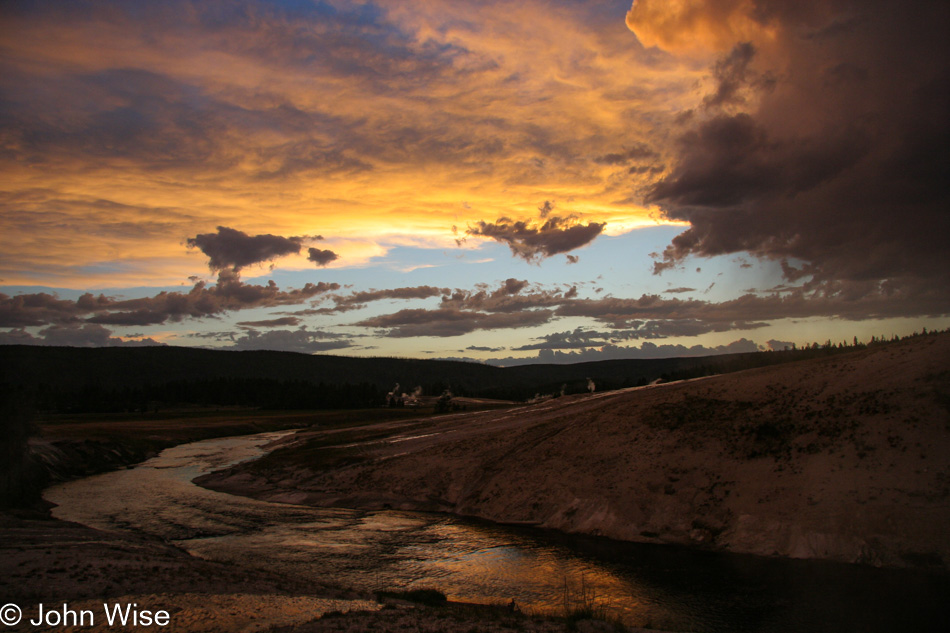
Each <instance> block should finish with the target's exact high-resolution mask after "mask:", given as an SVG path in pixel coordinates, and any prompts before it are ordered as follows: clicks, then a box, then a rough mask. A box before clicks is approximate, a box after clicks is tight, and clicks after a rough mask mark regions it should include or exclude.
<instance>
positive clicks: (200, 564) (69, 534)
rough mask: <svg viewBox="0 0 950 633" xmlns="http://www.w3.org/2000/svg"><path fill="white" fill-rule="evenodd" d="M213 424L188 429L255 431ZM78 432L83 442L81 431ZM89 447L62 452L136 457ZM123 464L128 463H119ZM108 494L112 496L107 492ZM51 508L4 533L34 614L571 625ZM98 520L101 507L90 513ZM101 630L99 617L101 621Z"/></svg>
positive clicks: (3, 569) (10, 583)
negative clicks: (277, 567) (349, 582)
mask: <svg viewBox="0 0 950 633" xmlns="http://www.w3.org/2000/svg"><path fill="white" fill-rule="evenodd" d="M349 415H352V414H349ZM344 417H346V416H344ZM324 421H325V422H326V421H327V420H324ZM291 422H293V423H296V424H299V422H300V419H298V418H296V417H295V416H293V415H291V416H289V417H288V416H281V419H273V418H272V419H270V420H263V421H257V422H254V423H256V424H264V425H268V424H270V425H277V426H283V425H285V424H288V423H291ZM330 422H331V423H330V424H329V425H330V426H332V425H333V423H332V421H330ZM337 422H339V423H341V424H343V425H346V424H347V423H348V422H346V421H345V420H337ZM90 424H91V422H90ZM143 426H145V425H143ZM209 427H210V428H204V429H196V428H194V425H192V427H191V428H190V429H182V430H181V431H179V432H180V433H181V436H182V437H185V438H187V435H188V434H195V433H199V434H204V433H214V432H215V430H221V429H229V430H231V429H234V428H237V429H239V432H240V431H243V430H244V429H245V428H246V425H245V424H244V423H240V422H239V423H235V422H233V421H232V423H231V425H225V424H223V423H221V422H220V421H217V422H215V423H213V424H211V425H209ZM89 428H90V427H88V426H87V427H86V429H87V430H88V429H89ZM138 430H139V431H140V433H142V434H145V433H151V434H152V439H153V440H156V439H159V438H158V437H156V436H157V434H156V429H155V428H154V427H152V428H151V429H149V430H148V431H146V430H145V429H142V428H140V429H138ZM175 430H176V431H177V428H176V429H175ZM61 432H62V430H61ZM70 433H72V434H74V436H75V433H76V430H75V429H73V430H72V431H70ZM63 435H65V433H63ZM61 437H62V436H61ZM86 439H87V440H89V438H88V437H87V438H86ZM106 439H108V438H106ZM160 439H161V440H162V441H169V440H170V439H173V438H168V437H167V436H166V437H164V438H160ZM133 441H134V438H133ZM88 446H91V449H90V450H87V451H85V452H78V451H77V452H75V453H69V452H61V455H62V456H65V458H66V459H69V458H70V456H71V455H72V456H75V455H77V454H78V455H81V456H84V458H90V455H91V454H94V453H93V451H94V450H104V451H108V452H110V454H112V455H114V456H116V457H117V458H121V456H122V455H133V453H127V452H118V453H117V452H115V451H113V449H112V447H111V446H110V444H109V442H108V441H106V442H102V441H97V440H91V444H89V445H88ZM117 463H119V464H121V461H120V460H119V459H117ZM82 464H83V462H82V461H80V462H76V463H74V464H73V465H72V466H71V467H70V469H69V470H68V471H66V472H77V471H81V469H82V468H83V465H82ZM127 472H131V471H127ZM114 474H116V475H118V474H121V473H118V472H117V473H114ZM104 492H105V494H109V489H108V487H106V488H105V489H104ZM92 501H93V503H90V504H89V506H90V507H93V508H95V507H99V508H100V510H99V511H101V512H107V509H106V507H105V506H104V505H103V504H101V503H95V502H94V500H92ZM83 503H84V504H85V501H84V502H83ZM47 510H48V507H46V506H44V507H42V508H32V509H31V508H26V509H23V508H21V509H8V510H4V511H0V533H2V534H3V538H2V539H0V578H2V581H0V598H2V602H3V603H4V604H8V603H12V604H17V605H19V606H20V607H21V608H22V610H23V613H24V614H25V615H27V616H29V614H31V613H35V612H36V611H35V610H36V608H37V605H39V604H40V603H44V604H46V605H50V604H68V605H69V607H70V608H71V609H74V610H83V609H90V610H94V611H95V612H98V611H100V610H101V604H102V602H103V601H110V602H115V603H119V604H130V603H136V604H138V605H139V606H140V607H143V608H150V609H162V610H165V611H167V612H168V613H169V614H170V615H171V618H172V621H173V622H174V624H175V627H176V630H181V631H192V632H199V631H201V632H204V631H208V632H212V631H224V630H227V631H258V630H265V629H271V628H274V627H282V628H281V630H285V631H288V632H292V631H297V630H298V628H297V627H306V626H309V627H311V628H312V627H313V626H316V624H314V621H315V620H317V619H319V618H320V617H321V616H322V615H323V614H326V613H332V614H334V616H335V617H334V618H333V620H334V624H333V626H335V627H340V626H345V627H348V628H346V629H336V630H384V629H385V627H386V626H390V624H391V623H394V622H398V623H400V624H399V627H400V630H413V629H412V628H410V629H406V628H405V625H406V623H407V622H410V621H411V622H413V623H414V624H413V625H412V626H415V627H416V629H415V630H431V631H435V630H446V631H470V630H472V628H473V627H478V628H480V629H481V630H486V631H515V630H517V631H529V632H530V631H537V632H539V633H540V632H545V633H550V632H552V631H562V630H564V628H565V626H566V624H565V620H563V619H560V618H551V617H532V616H530V615H524V614H520V613H510V612H508V611H507V610H506V608H504V607H500V608H495V607H487V608H480V607H475V606H470V605H459V604H455V603H447V604H446V605H443V606H441V607H438V608H433V607H423V606H419V605H411V604H405V603H401V602H398V601H397V602H396V603H395V604H393V601H392V600H391V599H387V600H381V599H377V598H376V597H375V595H374V594H373V592H371V591H366V590H353V589H348V588H345V587H341V586H339V583H338V582H334V579H333V578H327V580H326V582H315V581H314V579H313V578H311V577H307V578H301V577H299V576H295V575H293V574H285V573H279V572H271V571H268V570H262V569H260V568H259V567H257V566H248V565H241V564H235V563H233V562H227V561H224V562H222V561H216V560H210V559H203V558H201V557H195V556H192V555H189V553H188V552H186V551H185V550H184V549H183V548H182V547H181V546H180V545H177V544H174V543H172V542H169V541H168V540H167V539H163V538H160V537H155V536H152V535H149V534H146V533H143V532H142V531H140V530H136V529H95V528H93V527H89V526H87V525H82V524H79V523H76V522H72V521H64V520H58V519H54V518H52V517H50V516H49V513H48V511H47ZM95 514H96V510H95V509H93V511H92V512H91V515H93V516H94V515H95ZM387 605H388V606H387ZM384 606H386V611H385V613H384V615H382V616H380V617H379V618H376V619H375V620H372V621H373V622H374V624H372V625H371V629H367V628H365V627H366V626H370V625H369V624H368V622H369V621H370V620H367V618H368V617H369V616H368V615H367V614H368V613H371V612H374V611H377V610H379V609H381V608H383V607H384ZM344 614H346V615H344ZM387 623H390V624H387ZM102 624H103V623H102V622H99V621H98V620H97V625H102ZM393 626H395V625H393ZM585 626H586V625H585ZM590 626H595V627H596V626H597V625H596V624H592V625H590ZM381 627H382V628H381ZM588 628H589V627H588ZM100 629H102V630H106V629H105V628H103V627H102V626H99V628H96V627H92V628H89V629H88V630H91V631H96V630H100ZM10 630H30V631H35V630H43V629H37V628H36V627H32V626H28V625H26V624H24V623H21V625H20V628H13V629H10ZM48 630H57V631H58V630H62V629H61V627H51V628H49V629H48ZM84 630H86V629H84ZM109 630H112V629H109ZM129 630H133V629H131V628H130V629H129ZM299 630H311V629H310V628H302V629H299ZM582 630H583V629H582Z"/></svg>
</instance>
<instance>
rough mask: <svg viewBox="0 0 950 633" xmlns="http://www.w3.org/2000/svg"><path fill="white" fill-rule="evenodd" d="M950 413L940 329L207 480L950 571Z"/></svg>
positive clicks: (369, 437)
mask: <svg viewBox="0 0 950 633" xmlns="http://www.w3.org/2000/svg"><path fill="white" fill-rule="evenodd" d="M948 402H950V335H936V336H933V335H932V336H926V337H918V338H915V339H911V340H907V341H903V342H900V343H893V344H888V345H879V346H874V347H871V348H868V349H866V350H859V351H855V352H853V353H849V354H842V355H838V356H834V357H830V358H825V359H817V360H810V361H802V362H797V363H790V364H787V365H781V366H775V367H769V368H764V369H758V370H751V371H746V372H740V373H736V374H729V375H724V376H717V377H712V378H706V379H701V380H696V381H690V382H684V383H673V384H668V385H660V386H656V387H648V388H640V389H633V390H627V391H624V392H614V393H610V394H596V395H595V396H593V397H590V396H588V397H571V398H559V399H555V400H549V401H547V402H544V403H541V404H539V405H534V406H531V407H522V408H518V409H512V410H508V411H505V412H485V413H479V414H469V415H455V416H446V417H441V418H435V419H432V420H428V421H417V422H415V423H405V422H402V423H386V424H380V425H375V426H370V427H365V428H364V429H363V430H362V432H361V433H360V434H354V433H352V432H351V433H334V432H326V433H319V432H317V433H314V434H310V435H304V436H303V437H302V439H301V440H300V441H299V442H298V443H297V444H296V445H295V446H291V447H289V448H285V449H283V450H281V451H277V452H275V453H273V454H272V455H271V457H270V458H268V459H266V460H264V461H262V462H260V463H257V464H251V465H245V466H243V467H238V468H237V469H234V470H231V471H225V472H223V473H218V474H213V475H210V476H205V477H204V478H203V479H202V480H200V483H202V485H206V486H209V487H213V488H216V489H220V490H226V491H229V492H236V493H241V494H250V495H253V496H259V497H262V498H268V499H272V500H279V501H289V502H295V503H301V502H303V503H310V504H315V505H341V506H351V507H375V508H379V507H387V506H389V507H395V508H406V509H409V508H413V509H429V510H446V511H451V512H456V513H460V514H466V515H477V516H480V517H483V518H487V519H491V520H495V521H502V522H526V523H533V524H538V525H542V526H545V527H551V528H556V529H560V530H565V531H569V532H583V533H589V534H599V535H604V536H609V537H612V538H617V539H624V540H631V541H649V542H658V541H659V542H676V543H687V544H695V545H700V546H703V547H711V548H715V549H726V550H731V551H736V552H747V553H755V554H764V555H783V556H791V557H799V558H825V559H833V560H839V561H847V562H867V563H872V564H877V565H897V566H906V565H911V566H935V567H946V566H947V564H948V563H950V410H948Z"/></svg>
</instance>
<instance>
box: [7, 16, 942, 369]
mask: <svg viewBox="0 0 950 633" xmlns="http://www.w3.org/2000/svg"><path fill="white" fill-rule="evenodd" d="M947 32H950V4H948V3H946V2H941V1H938V0H914V1H911V2H903V3H895V2H893V1H890V0H889V1H884V0H860V1H858V0H801V1H799V2H786V1H784V0H706V1H703V0H636V1H634V2H632V3H631V2H630V0H588V1H581V0H560V1H559V0H549V1H537V0H522V1H520V2H517V3H512V2H500V1H499V2H495V1H491V0H486V1H474V0H420V1H417V2H411V3H408V2H396V1H393V2H389V1H376V2H362V1H355V0H354V1H350V0H320V1H311V0H286V1H276V0H275V1H270V2H265V1H256V2H251V1H229V0H228V1H226V0H202V1H197V0H194V1H186V0H166V1H163V2H160V3H133V2H123V1H106V0H103V1H91V0H90V1H87V0H43V1H35V2H16V1H13V2H4V3H3V4H2V5H0V343H2V344H35V345H73V346H111V345H180V346H193V347H213V348H220V349H275V350H289V351H298V352H304V353H332V354H345V355H359V356H400V357H411V358H458V359H470V360H476V361H480V362H492V363H497V364H516V363H524V362H576V361H587V360H601V359H609V358H639V357H662V356H682V355H702V354H715V353H724V352H732V351H753V350H757V349H763V350H764V349H780V348H782V347H784V346H787V345H790V344H792V343H795V344H797V345H799V346H800V345H803V344H809V343H811V342H820V343H824V342H825V341H829V340H830V341H832V342H839V341H842V340H846V341H852V340H853V337H857V338H858V339H859V340H862V341H866V340H868V339H869V338H870V337H871V336H885V337H890V336H892V335H900V336H903V335H906V334H910V333H912V332H914V331H919V330H920V329H922V328H925V327H926V328H927V329H943V328H946V327H948V326H950V316H948V315H950V254H948V245H950V238H948V236H950V204H948V202H950V200H948V193H947V191H948V187H947V184H948V183H950V175H948V162H950V157H948V149H947V148H948V147H950V134H948V131H950V116H948V114H950V44H948V41H950V40H948V38H946V37H945V34H946V33H947Z"/></svg>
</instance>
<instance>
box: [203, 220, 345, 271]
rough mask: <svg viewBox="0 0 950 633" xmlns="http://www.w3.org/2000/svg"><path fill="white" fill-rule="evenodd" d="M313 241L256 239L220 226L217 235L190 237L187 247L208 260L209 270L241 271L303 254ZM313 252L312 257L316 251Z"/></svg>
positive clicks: (301, 239) (266, 235) (303, 239)
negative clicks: (292, 255) (304, 243)
mask: <svg viewBox="0 0 950 633" xmlns="http://www.w3.org/2000/svg"><path fill="white" fill-rule="evenodd" d="M309 239H311V238H308V237H306V236H295V237H282V236H280V235H271V234H270V233H267V234H264V235H253V236H252V235H248V234H247V233H245V232H243V231H238V230H237V229H232V228H228V227H226V226H219V227H218V232H217V233H202V234H200V235H196V236H195V237H190V238H188V240H187V241H186V244H188V246H189V248H197V249H199V250H200V251H201V252H202V253H204V254H205V255H207V256H208V258H209V261H208V267H209V268H211V270H222V269H224V268H231V269H233V270H241V269H242V268H244V267H245V266H250V265H252V264H260V263H263V262H268V261H272V260H274V259H277V258H278V257H283V256H284V255H291V254H294V253H299V252H300V249H301V248H302V247H303V242H304V241H306V240H309ZM310 250H311V255H312V252H313V251H314V250H315V249H310ZM326 252H330V251H326ZM314 261H316V260H314Z"/></svg>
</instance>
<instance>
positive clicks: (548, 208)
mask: <svg viewBox="0 0 950 633" xmlns="http://www.w3.org/2000/svg"><path fill="white" fill-rule="evenodd" d="M552 210H553V205H552V204H551V203H550V202H548V201H546V202H545V203H544V206H542V207H541V208H540V209H539V211H540V219H541V220H542V221H541V222H533V221H514V220H512V219H511V218H506V217H502V218H498V219H497V220H495V221H494V222H485V221H484V220H480V221H479V222H478V223H476V225H475V226H474V227H471V226H470V227H469V228H468V229H467V230H466V231H465V233H466V234H467V235H474V236H481V237H489V238H491V239H493V240H495V241H496V242H502V243H504V244H507V245H508V247H509V248H510V249H511V252H512V254H513V255H515V256H517V257H521V258H522V259H524V260H525V261H528V262H536V261H538V260H540V259H544V258H545V257H550V256H552V255H557V254H558V253H567V252H569V251H572V250H574V249H576V248H580V247H581V246H584V245H585V244H589V243H590V242H592V241H593V240H594V238H596V237H597V236H598V235H600V234H601V232H602V231H603V230H604V227H605V226H607V224H606V223H605V222H588V223H587V224H582V223H580V222H579V221H578V220H577V218H576V217H574V216H568V217H560V216H556V215H554V216H552V215H550V214H551V212H552Z"/></svg>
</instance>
